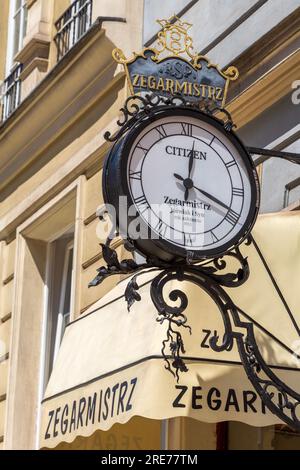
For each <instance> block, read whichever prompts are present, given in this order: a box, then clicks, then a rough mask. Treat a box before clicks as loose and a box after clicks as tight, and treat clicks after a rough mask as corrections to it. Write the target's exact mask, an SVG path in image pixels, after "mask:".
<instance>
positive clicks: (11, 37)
mask: <svg viewBox="0 0 300 470" xmlns="http://www.w3.org/2000/svg"><path fill="white" fill-rule="evenodd" d="M16 6H17V0H10V5H9V17H8V40H7V54H6V76H8V75H9V74H10V72H11V70H12V68H13V66H14V65H15V63H14V45H15V16H16V14H17V13H18V12H19V11H20V36H19V43H18V47H17V52H19V51H20V50H21V49H22V45H23V39H24V36H25V31H24V25H25V21H24V16H25V14H26V13H27V3H26V0H21V6H20V8H19V9H18V11H16Z"/></svg>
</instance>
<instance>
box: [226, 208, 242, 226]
mask: <svg viewBox="0 0 300 470" xmlns="http://www.w3.org/2000/svg"><path fill="white" fill-rule="evenodd" d="M239 218H240V216H239V214H238V213H237V212H235V211H233V210H232V209H229V211H228V212H227V214H226V216H225V220H227V222H229V223H230V224H231V225H235V224H236V223H237V221H238V220H239Z"/></svg>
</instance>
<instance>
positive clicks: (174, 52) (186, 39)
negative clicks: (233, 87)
mask: <svg viewBox="0 0 300 470" xmlns="http://www.w3.org/2000/svg"><path fill="white" fill-rule="evenodd" d="M157 23H158V24H159V25H160V26H161V27H162V29H161V31H159V32H158V34H157V39H156V42H155V43H154V45H153V46H152V47H147V48H144V49H143V50H142V51H141V52H140V53H134V54H133V57H132V58H130V59H127V58H126V57H125V55H124V53H123V52H122V50H121V49H118V48H117V49H114V50H113V53H112V55H113V58H114V60H115V61H116V62H117V63H119V64H122V65H123V66H124V68H125V72H126V76H127V81H128V86H129V90H130V93H131V95H135V94H140V93H143V92H149V91H150V92H154V93H156V94H158V95H161V96H167V97H184V98H185V99H186V100H188V101H190V102H194V103H195V102H196V103H197V102H200V101H201V102H203V101H207V102H210V103H213V104H214V105H216V106H217V107H219V108H223V107H224V105H225V101H226V96H227V91H228V86H229V82H230V81H233V80H236V79H237V78H238V76H239V73H238V70H237V68H236V67H234V66H230V67H228V68H227V69H226V70H225V71H222V70H221V69H220V68H219V67H218V66H217V65H214V64H212V63H211V62H210V61H209V59H208V58H207V57H205V56H203V55H201V54H198V53H197V52H195V50H194V46H193V39H192V37H191V36H190V35H189V30H190V28H191V27H192V24H190V23H188V22H186V21H181V19H180V18H178V17H177V16H176V15H174V16H172V17H170V18H169V19H167V20H165V19H162V20H157Z"/></svg>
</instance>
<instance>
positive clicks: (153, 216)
mask: <svg viewBox="0 0 300 470" xmlns="http://www.w3.org/2000/svg"><path fill="white" fill-rule="evenodd" d="M103 193H104V200H105V202H106V203H109V204H112V205H113V206H114V208H115V210H116V214H117V223H118V226H119V229H120V234H121V236H122V237H123V238H128V240H129V241H130V242H131V243H132V244H133V245H134V247H135V249H136V250H137V251H139V252H140V253H142V254H143V255H145V256H154V257H157V258H160V259H162V260H165V261H170V260H174V259H182V258H186V257H187V256H189V259H194V260H199V259H203V258H208V257H209V258H211V257H214V256H219V255H222V254H224V253H225V252H226V251H228V250H229V249H230V248H232V247H234V246H236V245H238V244H239V243H241V242H242V240H243V239H244V238H245V237H246V236H247V235H248V234H249V232H250V230H251V228H252V226H253V224H254V222H255V219H256V216H257V213H258V207H259V185H258V178H257V174H256V171H255V168H254V165H253V162H252V160H251V158H250V157H249V155H248V153H247V151H246V149H245V147H244V146H243V144H242V143H241V142H240V140H239V139H238V138H237V136H236V135H235V134H234V133H233V132H232V131H230V132H228V131H226V130H225V129H224V127H223V125H222V124H221V123H220V121H218V120H216V119H214V118H212V117H210V116H207V115H206V114H203V113H201V112H200V111H197V110H193V109H190V108H186V107H178V106H177V107H169V108H165V109H158V110H156V111H154V112H153V113H152V114H151V116H149V117H147V118H143V119H140V120H139V121H138V122H137V123H136V125H135V126H134V127H132V128H131V130H130V131H129V132H127V134H125V136H123V137H122V138H121V139H120V140H119V141H118V142H117V143H116V144H115V145H114V146H113V148H112V149H111V151H110V153H109V155H108V156H107V159H106V162H105V166H104V171H103Z"/></svg>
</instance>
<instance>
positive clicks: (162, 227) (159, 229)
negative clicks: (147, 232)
mask: <svg viewBox="0 0 300 470" xmlns="http://www.w3.org/2000/svg"><path fill="white" fill-rule="evenodd" d="M155 230H156V231H157V232H158V233H159V234H160V235H161V236H162V237H163V236H164V235H165V233H166V230H167V225H166V224H165V223H164V222H163V221H162V220H160V219H159V221H158V222H157V224H156V226H155Z"/></svg>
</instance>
